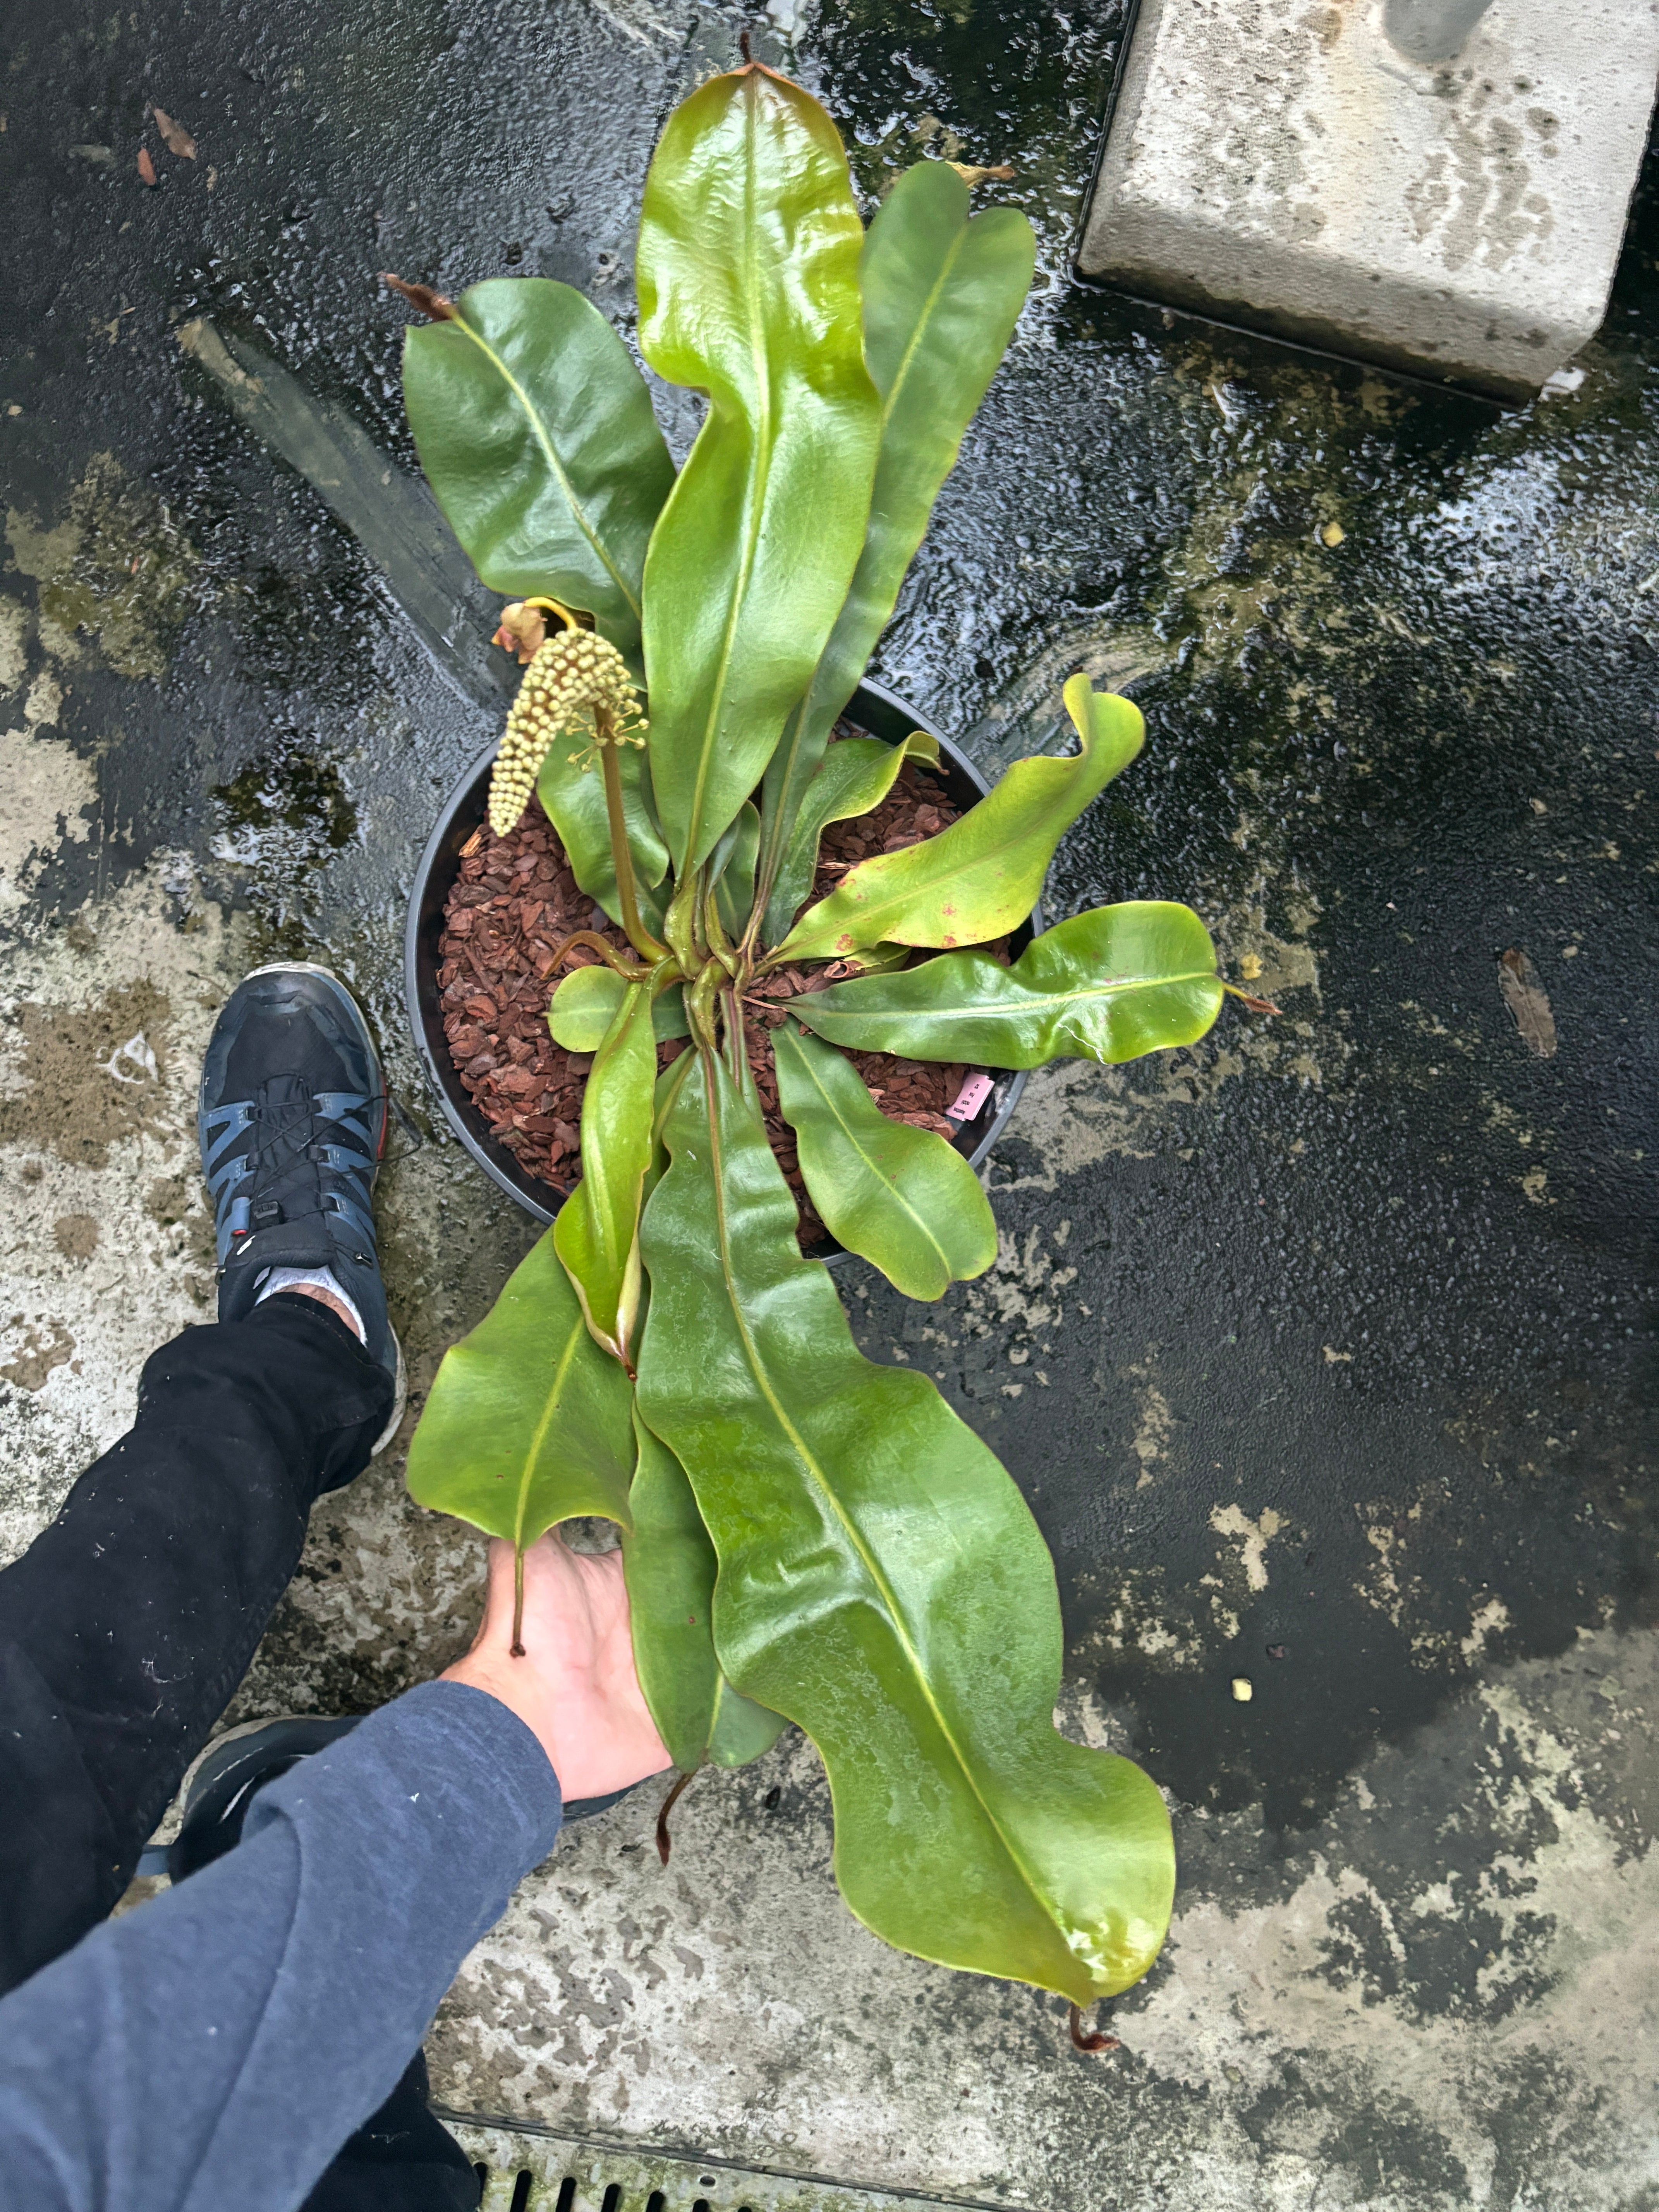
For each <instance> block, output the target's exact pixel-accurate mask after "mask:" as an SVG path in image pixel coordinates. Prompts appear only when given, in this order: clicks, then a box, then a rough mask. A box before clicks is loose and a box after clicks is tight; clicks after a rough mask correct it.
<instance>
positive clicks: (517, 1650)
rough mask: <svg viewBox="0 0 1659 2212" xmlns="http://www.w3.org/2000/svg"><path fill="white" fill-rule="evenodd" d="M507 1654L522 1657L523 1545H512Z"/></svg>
mask: <svg viewBox="0 0 1659 2212" xmlns="http://www.w3.org/2000/svg"><path fill="white" fill-rule="evenodd" d="M509 1656H510V1657H512V1658H514V1659H522V1658H523V1657H524V1546H523V1545H522V1544H515V1545H514V1546H513V1644H512V1649H511V1651H510V1653H509Z"/></svg>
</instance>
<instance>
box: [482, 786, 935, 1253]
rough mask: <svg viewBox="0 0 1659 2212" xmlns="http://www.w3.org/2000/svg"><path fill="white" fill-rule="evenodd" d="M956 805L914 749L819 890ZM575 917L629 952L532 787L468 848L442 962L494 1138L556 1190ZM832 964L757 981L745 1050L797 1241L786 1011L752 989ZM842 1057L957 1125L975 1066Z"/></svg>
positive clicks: (813, 1230) (839, 839)
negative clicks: (559, 1020) (556, 998)
mask: <svg viewBox="0 0 1659 2212" xmlns="http://www.w3.org/2000/svg"><path fill="white" fill-rule="evenodd" d="M960 811H961V810H960V809H959V808H958V807H957V806H955V805H953V804H952V803H951V799H950V797H949V796H948V794H947V793H946V792H945V787H944V785H943V784H942V783H940V782H939V781H938V780H937V779H936V778H934V777H933V776H932V775H929V774H928V773H927V770H926V769H922V768H921V767H920V766H919V765H918V764H917V763H915V762H914V761H907V762H906V763H905V764H904V766H903V768H902V769H901V770H900V771H899V775H898V779H897V781H896V783H895V784H894V786H893V788H892V790H891V791H890V793H888V795H887V797H886V798H885V799H884V800H883V801H882V803H881V805H879V806H878V807H876V808H875V809H873V811H872V812H870V813H868V814H865V815H860V816H859V817H857V818H856V819H855V820H853V821H850V822H832V823H830V824H829V828H828V829H825V831H824V833H823V841H822V844H821V848H820V852H819V860H818V873H817V882H816V883H815V884H814V886H813V893H812V895H813V896H814V897H815V898H822V897H823V896H824V894H825V893H826V892H827V891H829V890H832V889H833V888H834V886H835V884H836V882H837V881H838V880H839V879H840V878H841V877H842V875H843V874H844V873H845V872H846V871H847V869H848V867H850V866H854V864H855V863H856V862H858V861H860V860H865V859H867V858H868V857H869V856H870V855H871V854H875V853H892V852H896V851H898V850H899V849H900V848H902V847H903V846H906V845H915V844H919V843H920V842H921V841H922V839H923V838H925V837H931V836H934V835H935V834H936V833H937V832H938V831H939V830H940V829H944V828H945V827H946V826H947V824H949V823H951V822H954V821H955V820H956V818H957V815H958V813H959V812H960ZM576 929H596V930H598V931H599V933H600V934H601V935H602V936H603V937H605V939H607V940H608V941H609V942H610V943H611V944H613V945H616V947H617V950H618V951H620V952H623V953H624V954H628V955H629V957H630V958H631V957H633V956H632V954H631V953H630V952H629V945H628V940H627V939H626V938H625V937H624V936H623V933H622V932H621V930H619V929H618V928H617V927H615V925H614V924H613V923H611V921H608V920H607V919H606V917H605V915H604V914H603V913H602V912H601V910H600V909H599V908H598V907H596V906H595V905H594V904H593V902H592V900H591V899H590V898H588V897H587V896H586V893H585V892H583V891H581V890H578V888H577V885H576V879H575V878H574V875H573V874H572V873H571V871H570V864H569V862H568V860H566V858H565V854H564V848H563V847H562V845H561V844H560V842H559V840H558V836H557V834H556V831H555V829H554V828H553V825H552V823H550V821H549V820H548V818H547V816H546V815H545V814H544V812H543V811H542V806H541V803H540V801H539V800H538V799H534V798H532V800H531V802H530V805H529V806H528V807H527V808H526V811H525V814H524V816H523V817H522V819H521V820H520V823H519V824H518V826H517V828H516V829H513V830H512V831H511V832H510V833H509V835H508V836H505V837H497V836H495V834H494V833H493V831H491V829H489V826H488V824H485V825H484V826H483V827H482V828H480V829H479V830H478V831H477V834H476V835H475V836H474V837H473V838H472V840H471V842H470V843H469V845H468V846H467V848H466V849H465V853H464V854H463V856H462V860H461V864H460V869H459V873H458V875H457V877H456V879H455V884H454V887H453V890H451V892H450V895H449V899H448V902H447V906H446V908H445V910H444V927H443V934H442V936H441V939H440V942H439V968H438V987H439V989H440V991H441V994H442V1006H443V1014H444V1034H445V1036H447V1039H448V1040H449V1051H450V1056H451V1058H452V1059H453V1061H454V1063H455V1066H456V1068H457V1069H458V1071H459V1074H460V1078H461V1081H462V1083H463V1085H465V1089H466V1091H467V1094H468V1096H469V1097H471V1099H472V1101H473V1103H474V1104H475V1105H476V1106H477V1108H478V1109H479V1111H480V1112H481V1113H482V1114H483V1115H485V1117H486V1118H487V1119H488V1121H489V1123H490V1126H491V1128H492V1130H493V1131H494V1133H495V1139H496V1141H497V1142H498V1143H500V1144H501V1145H504V1146H506V1147H507V1150H508V1151H509V1152H512V1153H513V1156H514V1157H515V1158H516V1159H517V1160H518V1161H519V1163H520V1166H522V1167H523V1168H525V1169H526V1170H527V1171H528V1172H529V1173H530V1174H531V1175H532V1176H537V1177H538V1178H539V1179H540V1180H541V1181H542V1182H546V1183H548V1184H550V1186H551V1187H552V1189H553V1190H554V1192H556V1194H559V1195H561V1196H562V1195H563V1194H566V1193H567V1192H568V1190H569V1188H570V1187H571V1185H572V1184H573V1183H574V1182H575V1181H576V1179H577V1177H578V1176H580V1173H581V1140H580V1134H579V1130H580V1121H581V1103H582V1092H583V1091H584V1090H585V1088H586V1083H587V1071H588V1069H589V1067H590V1066H592V1054H590V1053H579V1052H567V1051H566V1050H565V1048H564V1047H563V1046H562V1045H560V1044H556V1043H555V1042H553V1038H552V1036H551V1035H550V1032H549V1030H548V1026H547V1003H548V1000H549V999H550V997H551V995H552V992H553V988H554V986H555V985H556V982H557V981H558V980H559V976H560V975H564V974H566V973H568V970H569V969H570V968H571V967H575V966H583V965H586V964H590V963H592V962H593V961H594V960H595V959H596V958H597V956H596V955H595V954H593V953H592V952H590V951H586V949H579V950H578V951H575V952H574V953H573V954H572V955H571V956H570V958H569V960H568V962H567V963H566V965H565V967H563V968H562V969H559V971H558V973H557V974H556V973H555V972H554V966H553V955H554V951H555V950H556V947H557V946H558V945H559V944H560V943H561V941H562V939H564V938H566V937H567V936H568V935H569V933H571V931H572V930H576ZM838 972H840V971H839V970H838V969H836V968H834V967H831V968H829V969H798V970H793V971H791V970H785V971H784V972H782V973H781V974H780V975H774V976H768V977H766V978H764V979H763V981H762V982H761V983H759V984H758V985H757V986H756V987H755V989H754V991H753V992H752V993H751V1003H750V1008H749V1015H750V1018H749V1021H748V1025H747V1026H748V1043H749V1063H750V1067H751V1068H752V1069H753V1070H754V1074H755V1085H756V1088H757V1091H759V1093H760V1098H761V1104H762V1107H763V1109H764V1113H765V1117H766V1133H767V1135H768V1137H769V1139H770V1140H771V1145H772V1149H773V1151H774V1152H775V1153H776V1154H777V1157H778V1161H779V1164H780V1165H781V1167H782V1169H783V1171H784V1174H785V1175H786V1176H787V1177H788V1180H789V1184H790V1188H792V1189H793V1192H794V1194H795V1199H796V1202H797V1204H798V1205H799V1207H800V1210H801V1237H802V1241H803V1243H816V1242H817V1241H819V1240H820V1239H821V1238H822V1237H823V1233H824V1232H823V1225H822V1223H820V1222H819V1220H818V1218H817V1215H816V1214H815V1213H813V1212H812V1210H811V1201H810V1200H808V1198H807V1196H806V1192H805V1186H804V1185H803V1183H802V1182H801V1177H800V1170H799V1164H798V1163H797V1160H796V1157H795V1136H794V1132H793V1129H791V1127H789V1124H788V1123H787V1121H784V1119H783V1118H782V1116H781V1115H780V1113H779V1111H778V1087H777V1079H776V1076H775V1073H774V1071H773V1066H772V1046H771V1037H770V1029H771V1026H772V1024H773V1022H775V1020H779V1019H781V1018H782V1006H781V1003H780V1005H779V1006H778V1011H777V1012H776V1014H775V1015H772V1016H770V1017H769V1014H768V1012H767V1010H766V1008H765V1006H764V1004H763V1003H756V1002H757V1001H764V1000H767V999H773V1000H778V1001H780V1002H781V1000H784V999H787V998H790V997H793V995H795V994H797V993H798V992H799V991H801V990H802V989H811V987H813V985H814V983H815V981H817V980H819V979H822V981H833V980H834V979H835V976H836V974H837V973H838ZM684 1049H685V1043H684V1040H683V1039H677V1040H674V1041H673V1042H668V1043H665V1044H661V1045H659V1047H658V1048H657V1054H658V1060H659V1064H660V1065H661V1066H667V1065H668V1063H669V1062H670V1061H671V1060H672V1059H674V1057H675V1056H676V1055H677V1054H678V1053H680V1052H682V1051H684ZM848 1059H849V1060H851V1061H852V1063H853V1065H854V1067H856V1068H857V1069H858V1071H859V1073H860V1075H861V1076H862V1077H863V1078H864V1079H865V1081H866V1084H868V1085H869V1086H870V1089H871V1091H872V1095H873V1096H874V1097H875V1098H876V1099H877V1101H878V1103H879V1105H880V1107H881V1109H882V1111H883V1113H884V1114H887V1115H890V1116H891V1118H892V1119H893V1120H894V1121H908V1122H910V1123H912V1124H913V1125H914V1126H915V1127H917V1128H921V1129H932V1130H933V1131H935V1132H936V1133H938V1134H939V1136H942V1137H945V1138H947V1139H948V1138H953V1137H954V1136H955V1135H956V1133H957V1124H956V1123H955V1122H954V1121H951V1120H950V1119H949V1118H948V1117H947V1115H946V1113H945V1109H946V1107H947V1106H949V1105H950V1104H951V1103H952V1102H953V1101H954V1100H955V1098H956V1097H957V1093H958V1091H960V1090H961V1089H962V1085H963V1079H964V1078H965V1077H966V1076H967V1075H968V1074H969V1073H972V1071H971V1070H970V1069H967V1068H963V1067H959V1066H955V1065H954V1064H952V1065H949V1066H947V1065H945V1064H942V1063H940V1062H939V1061H934V1060H900V1059H897V1058H896V1057H895V1056H894V1055H893V1054H891V1053H883V1052H854V1053H849V1054H848Z"/></svg>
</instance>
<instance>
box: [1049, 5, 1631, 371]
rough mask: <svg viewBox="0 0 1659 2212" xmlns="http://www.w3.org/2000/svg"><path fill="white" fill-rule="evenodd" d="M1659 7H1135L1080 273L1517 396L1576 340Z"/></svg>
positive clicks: (1617, 192)
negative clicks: (1135, 12)
mask: <svg viewBox="0 0 1659 2212" xmlns="http://www.w3.org/2000/svg"><path fill="white" fill-rule="evenodd" d="M1656 77H1659V0H1573V4H1572V5H1571V6H1566V7H1563V6H1561V5H1560V4H1559V0H1141V4H1140V9H1139V16H1138V19H1137V21H1136V23H1135V27H1134V29H1133V34H1132V37H1131V41H1130V46H1129V51H1128V55H1127V61H1126V64H1125V66H1124V70H1123V74H1122V77H1121V82H1120V87H1119V91H1118V97H1117V102H1116V106H1115V111H1114V113H1113V117H1112V120H1111V123H1110V125H1109V131H1108V134H1107V139H1106V144H1105V148H1104V150H1103V156H1102V161H1101V167H1100V173H1099V175H1098V178H1097V182H1096V186H1095V191H1094V196H1093V199H1092V203H1091V209H1090V213H1089V216H1088V221H1087V225H1086V228H1085V234H1084V240H1083V245H1082V249H1081V252H1080V253H1079V269H1080V270H1081V271H1082V273H1083V274H1084V275H1085V276H1098V277H1101V278H1103V279H1104V280H1106V281H1107V282H1108V283H1113V284H1116V285H1121V287H1122V288H1123V289H1126V290H1128V291H1133V292H1137V293H1139V294H1142V295H1145V296H1146V297H1148V298H1152V299H1156V300H1161V301H1168V302H1169V303H1170V305H1172V306H1176V307H1186V308H1190V309H1193V310H1195V311H1196V312H1198V313H1203V314H1210V315H1213V316H1215V317H1217V318H1218V319H1221V320H1224V321H1228V322H1238V323H1243V324H1245V325H1248V326H1249V327H1251V328H1255V329H1261V330H1265V331H1269V332H1270V333H1273V334H1274V335H1277V336H1279V337H1288V338H1293V339H1297V340H1298V341H1300V342H1302V343H1308V344H1312V345H1316V346H1322V347H1327V348H1328V349H1332V350H1334V351H1336V352H1340V353H1346V354H1352V355H1355V356H1358V357H1360V358H1362V359H1365V360H1370V361H1376V362H1382V363H1384V364H1386V365H1388V366H1391V367H1394V368H1403V369H1407V370H1409V371H1412V372H1413V373H1414V374H1427V375H1429V376H1432V377H1436V378H1445V379H1447V380H1454V381H1456V382H1460V383H1465V384H1469V385H1473V386H1476V387H1477V388H1479V389H1480V390H1482V391H1486V392H1492V393H1495V394H1498V395H1499V396H1501V397H1506V398H1526V397H1528V396H1530V395H1531V394H1532V393H1533V392H1535V391H1536V390H1537V389H1538V388H1539V386H1541V385H1542V384H1543V383H1544V382H1545V380H1546V379H1547V378H1548V377H1549V376H1550V375H1551V374H1552V373H1553V371H1554V370H1556V369H1558V368H1559V367H1560V366H1561V364H1562V363H1563V362H1565V361H1567V360H1569V359H1570V358H1571V356H1572V355H1573V353H1575V352H1576V351H1577V349H1578V348H1579V347H1580V346H1581V345H1583V343H1584V342H1585V340H1586V339H1587V338H1589V337H1591V336H1592V335H1593V334H1594V332H1595V330H1596V328H1597V327H1598V325H1600V323H1601V317H1602V315H1603V313H1605V312H1606V307H1607V291H1608V287H1609V286H1610V284H1611V283H1612V281H1613V269H1614V266H1615V264H1616V263H1617V260H1618V257H1619V249H1620V241H1621V240H1622V238H1623V235H1624V228H1625V218H1626V210H1627V208H1628V206H1629V203H1630V197H1631V193H1632V189H1633V188H1634V185H1635V183H1636V178H1637V172H1638V167H1639V166H1640V163H1641V160H1642V155H1643V149H1644V144H1645V141H1646V135H1647V126H1648V117H1649V112H1650V109H1651V107H1652V105H1653V96H1654V87H1655V81H1656Z"/></svg>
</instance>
